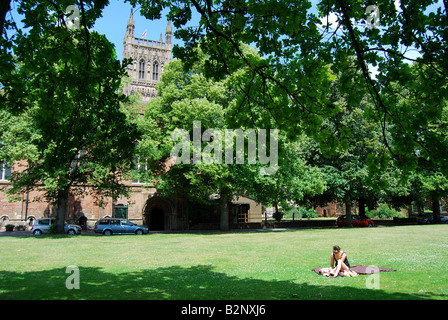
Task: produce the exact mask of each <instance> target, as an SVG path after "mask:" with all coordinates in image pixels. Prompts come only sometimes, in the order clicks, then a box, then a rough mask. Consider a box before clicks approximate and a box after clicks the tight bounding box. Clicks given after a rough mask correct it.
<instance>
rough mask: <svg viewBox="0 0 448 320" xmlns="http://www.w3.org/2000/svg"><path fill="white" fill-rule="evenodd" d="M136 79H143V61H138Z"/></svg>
mask: <svg viewBox="0 0 448 320" xmlns="http://www.w3.org/2000/svg"><path fill="white" fill-rule="evenodd" d="M138 78H139V79H145V61H144V60H140V62H139V65H138Z"/></svg>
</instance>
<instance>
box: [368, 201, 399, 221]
mask: <svg viewBox="0 0 448 320" xmlns="http://www.w3.org/2000/svg"><path fill="white" fill-rule="evenodd" d="M366 215H367V217H369V218H370V219H373V218H378V219H388V218H393V217H400V216H401V214H400V212H398V211H397V210H395V209H392V208H389V206H388V205H387V204H385V203H382V204H381V205H380V207H379V208H378V209H377V210H370V211H368V212H367V213H366Z"/></svg>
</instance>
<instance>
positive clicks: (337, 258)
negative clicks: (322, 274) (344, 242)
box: [331, 246, 350, 277]
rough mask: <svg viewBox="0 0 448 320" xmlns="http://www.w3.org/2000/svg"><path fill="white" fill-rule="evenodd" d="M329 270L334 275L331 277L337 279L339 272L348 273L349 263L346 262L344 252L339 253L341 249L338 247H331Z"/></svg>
mask: <svg viewBox="0 0 448 320" xmlns="http://www.w3.org/2000/svg"><path fill="white" fill-rule="evenodd" d="M335 263H336V265H335ZM331 269H332V272H331V273H333V274H334V275H333V277H337V276H338V274H339V272H340V271H342V272H345V271H350V262H348V258H347V254H346V253H345V252H344V251H341V247H339V246H334V247H333V253H332V254H331Z"/></svg>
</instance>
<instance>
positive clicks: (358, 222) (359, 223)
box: [336, 215, 375, 227]
mask: <svg viewBox="0 0 448 320" xmlns="http://www.w3.org/2000/svg"><path fill="white" fill-rule="evenodd" d="M336 224H337V226H338V227H345V226H346V224H347V217H346V216H345V215H344V216H340V217H338V218H337V220H336ZM352 225H353V226H354V227H374V226H375V223H374V222H373V221H372V220H370V219H369V218H366V217H361V216H359V215H352Z"/></svg>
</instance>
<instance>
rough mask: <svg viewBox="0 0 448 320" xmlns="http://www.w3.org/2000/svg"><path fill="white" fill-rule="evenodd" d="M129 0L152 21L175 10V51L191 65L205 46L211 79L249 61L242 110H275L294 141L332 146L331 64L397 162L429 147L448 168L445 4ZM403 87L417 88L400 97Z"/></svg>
mask: <svg viewBox="0 0 448 320" xmlns="http://www.w3.org/2000/svg"><path fill="white" fill-rule="evenodd" d="M129 2H131V3H132V4H134V5H137V4H138V5H140V6H141V13H142V14H143V15H144V16H146V17H147V18H149V19H154V18H159V17H160V15H161V11H162V9H164V8H169V14H168V17H169V19H171V20H172V21H173V24H174V26H175V27H176V28H177V30H176V32H175V36H176V37H177V38H180V39H182V40H184V41H185V45H184V46H183V47H175V48H174V53H175V55H177V56H178V57H182V58H185V59H187V60H189V61H191V63H190V64H192V63H193V62H194V61H195V60H196V59H197V56H196V55H195V54H194V50H193V49H194V48H195V47H196V45H197V44H198V43H202V45H203V50H205V52H206V53H207V54H209V55H210V56H211V57H212V59H213V61H214V62H213V63H210V64H209V65H208V74H209V75H211V76H214V77H222V76H223V75H225V74H232V73H234V72H235V71H236V70H237V69H238V68H239V66H240V63H241V62H244V63H245V65H246V66H247V67H248V68H249V70H251V80H250V81H247V82H245V83H244V84H242V88H243V89H245V91H246V93H247V95H248V99H247V101H251V104H249V103H246V104H244V105H242V106H241V109H240V110H241V111H242V112H246V113H247V114H250V112H251V111H254V110H255V109H257V108H264V109H268V110H269V113H270V116H271V117H272V118H274V119H275V120H276V121H277V125H278V126H279V127H281V128H282V129H283V130H286V131H288V133H289V134H290V136H296V135H298V134H299V133H300V132H302V131H306V132H307V133H308V134H312V135H313V136H314V137H315V138H317V139H318V140H320V141H324V140H325V139H327V137H326V136H325V135H322V134H321V133H322V132H321V131H319V128H320V125H321V123H322V120H323V119H324V118H327V117H328V116H331V115H332V114H333V113H334V106H333V104H332V103H331V101H329V100H328V96H327V94H328V93H329V90H330V84H331V79H329V78H328V73H327V71H326V69H327V66H329V65H331V68H332V70H333V71H334V73H335V74H339V73H343V79H341V81H343V82H344V87H342V88H341V90H343V91H344V92H343V93H347V94H350V95H351V96H353V97H356V96H357V95H362V96H364V94H365V92H368V93H369V97H370V100H371V102H372V104H373V106H374V110H375V112H374V113H371V114H368V115H366V116H369V117H374V118H375V120H376V121H379V124H380V126H381V129H382V133H383V143H384V144H385V146H386V147H387V149H388V152H389V155H390V158H391V159H393V160H394V161H396V162H397V164H399V165H400V166H403V167H408V168H415V166H416V161H415V159H414V158H413V154H414V152H415V150H416V149H423V148H424V149H426V150H427V151H428V156H430V157H431V159H433V161H434V162H435V163H437V164H438V165H440V166H441V169H442V170H443V171H447V170H448V167H447V165H446V161H444V157H443V156H441V155H443V154H446V152H447V150H448V144H447V143H446V141H445V139H444V137H443V136H434V135H431V134H430V133H429V132H428V131H426V130H425V128H426V127H427V125H428V123H430V122H431V121H433V120H434V119H437V118H438V117H439V116H440V112H441V111H440V110H441V108H440V106H441V105H442V104H443V103H444V102H445V101H446V99H447V98H446V97H448V92H447V90H448V88H447V87H446V86H443V85H440V84H441V83H445V82H446V81H447V75H448V62H447V60H446V59H445V57H446V48H447V47H448V43H447V42H448V31H447V30H448V28H447V26H448V11H447V3H446V1H443V2H440V1H436V0H426V1H412V0H402V1H399V2H397V1H394V0H380V1H375V3H374V5H375V6H373V4H372V3H371V1H367V0H357V1H351V0H350V1H348V0H330V1H329V0H321V1H310V0H309V1H299V2H298V1H295V0H294V1H293V0H287V1H277V0H263V1H242V0H241V1H233V0H232V1H229V0H222V1H207V0H181V1H175V2H173V1H167V0H129ZM193 13H197V14H199V16H200V19H199V22H198V23H196V21H195V23H193V24H191V23H189V22H190V20H191V19H192V16H195V15H194V14H193ZM330 22H332V24H331V23H330ZM241 43H245V44H248V45H254V46H256V47H257V48H258V49H259V50H260V53H261V56H262V57H263V59H257V58H255V57H254V56H253V55H252V54H251V53H247V52H244V51H243V50H241ZM349 57H353V61H352V62H353V63H352V62H350V63H348V61H349V60H350V59H348V58H349ZM415 62H417V63H416V64H415V66H414V68H413V67H411V65H410V64H411V63H415ZM187 65H188V64H187ZM375 68H376V73H375V74H374V72H373V71H374V70H375ZM416 76H418V77H419V78H420V80H419V81H414V80H415V77H416ZM256 83H258V85H257V86H256V90H251V89H252V88H254V87H255V84H256ZM395 83H399V85H400V86H401V87H406V88H408V90H409V92H408V93H407V94H406V95H405V96H402V92H401V90H396V89H395V88H394V84H395ZM400 98H404V99H400ZM417 118H418V119H417ZM415 119H417V121H416V120H415ZM387 136H392V137H393V138H394V139H396V143H392V142H391V141H390V140H387ZM332 141H333V142H337V139H332ZM440 151H443V152H440Z"/></svg>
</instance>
